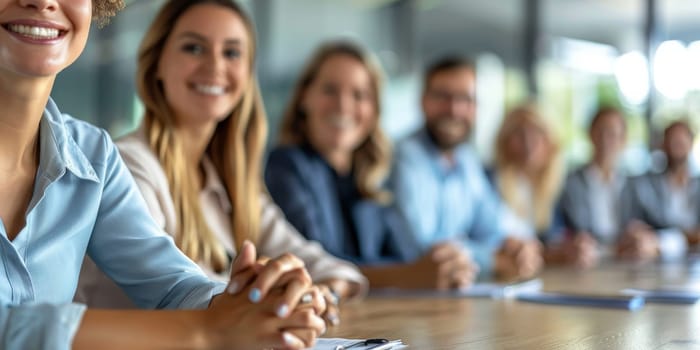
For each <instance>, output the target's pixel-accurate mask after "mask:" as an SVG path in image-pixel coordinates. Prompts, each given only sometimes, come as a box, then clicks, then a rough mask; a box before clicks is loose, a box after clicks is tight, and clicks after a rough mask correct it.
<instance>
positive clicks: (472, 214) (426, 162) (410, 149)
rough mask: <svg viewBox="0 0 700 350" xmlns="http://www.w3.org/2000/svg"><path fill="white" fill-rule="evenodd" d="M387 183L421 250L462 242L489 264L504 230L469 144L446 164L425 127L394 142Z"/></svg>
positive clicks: (493, 195)
mask: <svg viewBox="0 0 700 350" xmlns="http://www.w3.org/2000/svg"><path fill="white" fill-rule="evenodd" d="M390 185H391V187H392V191H393V192H394V195H395V203H396V206H397V207H398V208H399V210H400V211H401V213H402V214H403V215H404V216H405V217H406V220H408V222H409V223H410V225H411V227H412V232H413V234H414V235H415V238H416V241H417V242H418V244H420V245H421V248H422V249H423V250H424V251H425V250H428V249H429V248H430V247H431V246H433V245H434V244H436V243H439V242H443V241H457V242H460V243H462V244H463V245H464V246H465V247H466V248H467V249H468V250H469V251H470V252H471V254H472V257H473V258H474V260H475V261H476V262H477V263H478V264H479V266H480V267H481V271H482V273H488V272H489V271H490V270H491V268H492V257H493V254H494V253H495V252H496V250H497V249H498V247H500V245H501V243H502V240H503V236H504V228H503V227H502V226H501V220H500V218H501V215H502V210H503V208H502V206H501V202H500V200H499V199H498V196H497V195H496V193H495V192H494V191H493V188H492V187H491V185H490V184H489V182H488V180H487V179H486V175H485V173H484V169H483V167H482V166H481V163H480V162H479V159H478V158H477V156H476V154H475V152H474V151H473V149H472V148H471V146H470V145H468V144H466V143H465V144H462V145H460V146H458V147H457V148H456V149H455V150H454V162H452V164H447V161H446V160H445V159H444V157H443V156H442V155H441V153H440V152H439V150H438V149H437V147H436V146H435V145H434V144H433V142H432V140H431V139H430V136H429V135H428V133H427V131H426V130H425V129H421V130H419V131H417V132H415V133H414V134H412V135H410V136H409V137H408V138H406V139H404V140H402V141H401V142H399V143H398V145H397V147H396V154H395V159H394V169H393V172H392V176H391V181H390Z"/></svg>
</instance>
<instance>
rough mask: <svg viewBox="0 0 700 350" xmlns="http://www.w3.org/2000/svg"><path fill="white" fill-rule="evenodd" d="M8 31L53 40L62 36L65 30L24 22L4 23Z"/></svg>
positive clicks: (28, 36)
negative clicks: (30, 24) (25, 23)
mask: <svg viewBox="0 0 700 350" xmlns="http://www.w3.org/2000/svg"><path fill="white" fill-rule="evenodd" d="M3 27H4V28H5V29H7V30H8V31H10V32H12V33H15V34H19V35H21V36H24V37H27V38H30V39H35V40H53V39H56V38H58V37H60V36H62V35H63V34H64V33H65V31H62V30H59V29H56V28H47V27H35V26H29V25H24V24H4V25H3Z"/></svg>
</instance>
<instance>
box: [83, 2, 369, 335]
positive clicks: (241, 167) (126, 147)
mask: <svg viewBox="0 0 700 350" xmlns="http://www.w3.org/2000/svg"><path fill="white" fill-rule="evenodd" d="M255 47H256V46H255V36H254V32H253V25H252V23H251V22H250V20H249V19H248V17H247V16H246V14H245V13H244V12H243V11H242V10H241V9H240V8H239V7H238V5H236V4H235V2H234V1H231V0H215V1H211V0H199V1H169V2H167V3H166V4H165V6H164V7H163V8H162V10H161V12H159V14H158V16H157V17H156V19H155V20H154V22H153V24H152V26H151V27H150V29H149V30H148V32H147V33H146V35H145V37H144V39H143V42H142V44H141V48H140V50H139V52H140V54H139V69H138V73H137V82H138V86H139V96H140V97H141V100H142V101H143V102H144V104H145V106H146V110H145V114H144V120H143V124H142V127H141V128H140V129H139V130H137V131H136V132H135V133H133V134H130V135H128V136H126V137H124V138H121V139H120V140H118V141H117V145H118V147H119V150H120V153H121V156H122V157H123V158H124V161H125V163H126V165H127V167H128V168H129V170H130V171H131V173H132V174H133V176H134V178H135V180H136V183H137V185H138V186H139V189H140V190H141V194H142V195H143V197H144V199H145V200H146V203H147V204H148V208H149V210H150V212H151V214H152V216H153V217H154V218H155V220H156V222H157V223H158V224H159V225H160V226H161V227H162V228H163V229H164V230H165V232H167V233H168V234H170V235H171V236H173V237H174V239H175V242H176V243H177V245H178V247H179V248H180V249H181V250H182V251H183V252H184V253H185V254H186V255H187V256H188V257H189V258H190V259H192V260H193V261H195V262H197V263H198V264H199V265H200V266H201V267H202V268H203V269H204V270H205V272H207V274H208V275H210V276H211V277H213V278H215V279H221V278H224V277H226V276H227V275H228V271H227V269H228V266H229V259H230V257H234V256H235V255H236V253H237V251H238V250H239V249H240V248H241V245H242V244H243V242H244V241H245V240H250V241H252V242H254V243H255V245H256V247H257V250H258V252H260V254H262V255H263V256H268V257H272V258H275V257H278V256H282V255H284V254H285V253H293V254H295V255H297V256H298V257H300V258H301V259H302V260H303V261H304V263H305V266H306V268H307V269H308V270H309V273H310V275H311V277H312V278H313V280H314V282H315V283H317V284H318V285H319V286H320V287H321V290H322V291H323V292H324V295H325V296H326V299H327V301H328V305H330V306H331V307H329V310H328V313H327V314H326V315H325V316H326V319H327V321H329V323H330V324H336V323H338V315H337V312H338V310H337V308H336V307H335V306H334V305H335V304H337V302H338V300H337V298H341V299H346V298H350V297H354V296H358V295H361V294H362V293H363V292H364V291H365V290H366V289H367V281H366V279H365V278H364V277H363V276H362V274H361V273H360V272H359V271H358V270H357V269H356V268H355V267H354V266H353V265H352V264H350V263H347V262H344V261H342V260H339V259H337V258H335V257H333V256H332V255H330V254H328V253H327V252H325V251H324V250H323V248H322V247H321V246H320V245H319V244H317V243H312V242H308V241H307V240H305V239H304V238H303V237H302V236H301V235H299V233H298V232H296V230H294V228H293V227H292V226H291V225H290V224H289V223H288V222H287V221H286V220H285V219H284V215H283V214H282V212H281V211H280V210H279V208H278V207H277V206H276V205H275V204H274V203H273V202H272V200H271V199H270V198H269V196H268V195H267V193H266V191H265V186H264V183H263V179H262V174H261V167H262V160H261V158H262V155H263V150H264V145H265V139H266V133H267V121H266V117H265V113H264V107H263V105H262V99H261V97H260V95H259V91H258V86H257V81H256V77H255V74H254V60H255ZM255 293H256V292H255V291H252V292H251V296H250V297H251V299H252V300H253V301H256V299H259V298H260V295H259V293H258V294H257V295H256V294H255ZM122 295H123V293H122V292H121V291H120V290H119V289H117V288H116V286H115V285H114V284H113V283H111V281H108V280H107V279H106V277H104V276H103V275H102V274H101V272H100V271H98V270H97V269H96V268H95V267H94V265H92V264H90V263H87V264H86V267H85V268H84V271H83V275H82V276H81V290H80V291H79V296H80V297H81V298H84V300H85V301H86V302H87V303H88V305H91V306H99V307H108V308H114V307H129V306H132V305H133V304H131V303H128V302H126V301H125V298H124V297H122ZM278 311H279V312H280V313H282V314H286V313H287V311H286V310H282V309H281V310H278Z"/></svg>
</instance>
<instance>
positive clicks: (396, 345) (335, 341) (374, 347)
mask: <svg viewBox="0 0 700 350" xmlns="http://www.w3.org/2000/svg"><path fill="white" fill-rule="evenodd" d="M363 340H364V339H345V338H318V339H317V340H316V345H315V346H314V347H313V348H312V350H336V349H337V348H338V346H345V347H349V346H351V345H353V344H357V342H361V341H363ZM405 348H406V345H405V344H404V343H402V342H401V340H392V341H390V342H388V343H386V344H370V345H363V346H353V347H352V348H349V349H348V350H370V349H371V350H389V349H391V350H397V349H405Z"/></svg>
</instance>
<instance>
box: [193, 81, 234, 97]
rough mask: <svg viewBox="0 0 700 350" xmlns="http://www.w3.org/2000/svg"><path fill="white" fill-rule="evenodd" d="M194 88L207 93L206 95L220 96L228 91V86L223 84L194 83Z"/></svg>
mask: <svg viewBox="0 0 700 350" xmlns="http://www.w3.org/2000/svg"><path fill="white" fill-rule="evenodd" d="M194 89H195V90H196V91H197V92H199V93H202V94H205V95H214V96H219V95H223V94H225V93H226V88H225V87H223V86H219V85H202V84H194Z"/></svg>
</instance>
